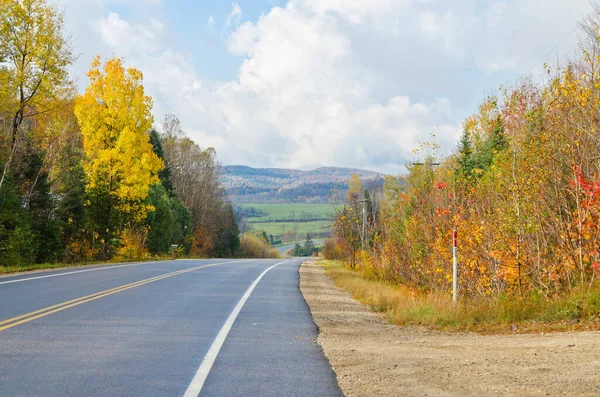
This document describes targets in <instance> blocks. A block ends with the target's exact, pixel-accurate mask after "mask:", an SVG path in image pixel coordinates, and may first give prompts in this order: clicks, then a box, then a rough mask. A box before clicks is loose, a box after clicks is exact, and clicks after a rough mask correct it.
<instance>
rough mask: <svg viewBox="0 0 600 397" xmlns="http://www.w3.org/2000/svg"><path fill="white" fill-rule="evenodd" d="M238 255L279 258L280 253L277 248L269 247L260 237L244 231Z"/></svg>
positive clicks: (243, 256)
mask: <svg viewBox="0 0 600 397" xmlns="http://www.w3.org/2000/svg"><path fill="white" fill-rule="evenodd" d="M240 257H242V258H279V257H281V255H280V254H279V251H278V250H277V249H275V248H271V247H270V246H269V245H268V244H267V243H265V242H264V241H263V240H262V239H261V238H260V237H258V236H256V235H254V234H252V233H244V234H243V235H242V241H241V244H240Z"/></svg>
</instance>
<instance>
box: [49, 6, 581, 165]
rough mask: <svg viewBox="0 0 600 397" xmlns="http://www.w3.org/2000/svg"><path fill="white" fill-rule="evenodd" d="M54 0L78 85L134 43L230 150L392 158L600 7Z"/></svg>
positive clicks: (222, 149) (224, 150) (180, 111)
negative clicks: (99, 59) (95, 66)
mask: <svg viewBox="0 0 600 397" xmlns="http://www.w3.org/2000/svg"><path fill="white" fill-rule="evenodd" d="M54 1H55V3H57V4H58V6H59V8H60V9H62V10H63V11H64V12H65V15H66V21H67V29H68V31H69V33H70V34H71V35H72V36H73V38H74V44H75V49H76V52H77V53H78V54H79V55H80V57H79V60H78V62H77V63H76V65H74V67H73V75H74V76H75V78H76V79H77V82H78V84H79V86H80V88H81V89H83V88H84V87H85V85H86V84H87V78H86V76H85V73H86V71H87V70H88V68H89V65H90V63H91V61H92V58H93V57H94V55H96V54H100V55H101V56H103V57H111V56H119V57H122V58H124V59H125V61H126V62H127V63H128V64H129V65H131V66H134V67H136V68H138V69H141V70H142V71H143V72H144V76H145V86H146V89H147V91H148V93H149V94H150V95H152V97H153V98H154V114H155V117H156V123H160V121H161V120H162V118H163V116H164V114H165V113H174V114H176V115H178V116H179V118H180V119H181V122H182V125H183V127H184V130H185V131H186V133H187V134H188V135H189V136H191V137H192V138H193V139H194V140H195V141H196V142H198V143H199V144H200V145H201V146H203V147H208V146H213V147H215V148H216V149H217V151H218V154H219V157H220V160H221V162H222V163H224V164H245V165H250V166H259V167H293V168H301V169H310V168H313V167H317V166H323V165H333V166H344V167H361V168H368V169H373V170H378V171H383V172H398V171H400V170H401V169H402V166H403V164H405V163H406V161H410V160H412V159H413V156H414V155H413V154H412V150H413V149H414V148H416V147H418V146H419V144H420V142H424V141H432V140H435V141H436V142H438V143H439V144H440V145H441V147H442V150H443V151H446V152H449V151H451V150H452V149H453V148H454V147H455V145H456V140H457V138H458V136H459V135H460V126H461V121H462V120H463V119H464V117H465V116H467V115H469V114H470V113H472V112H473V111H474V110H475V109H476V106H477V104H478V103H479V102H480V101H481V100H482V98H483V97H484V96H485V95H486V94H489V93H492V92H494V91H497V89H498V87H499V86H500V85H501V84H503V83H509V82H511V81H515V80H517V79H519V78H522V77H523V76H525V75H527V74H528V73H530V72H532V73H536V72H538V73H539V70H540V69H541V68H542V64H543V60H544V57H545V56H546V55H547V54H548V53H549V52H550V54H549V55H548V56H547V60H548V61H550V62H552V61H555V60H556V59H557V58H558V57H563V56H565V55H567V54H570V53H572V52H573V50H574V48H575V43H576V41H577V34H578V32H577V31H575V32H573V33H572V34H571V35H569V33H570V32H572V31H573V29H574V28H575V27H576V24H577V22H578V21H579V20H581V19H582V18H583V17H585V16H586V15H588V14H589V13H590V12H591V6H590V3H589V0H569V1H565V0H489V1H486V0H453V1H447V0H289V1H286V0H238V1H236V2H233V3H232V2H231V1H229V0H120V1H117V0H54ZM565 38H566V39H565ZM559 43H560V45H558V44H559ZM557 45H558V47H557V48H556V49H554V50H553V51H551V50H552V49H553V48H554V47H555V46H557Z"/></svg>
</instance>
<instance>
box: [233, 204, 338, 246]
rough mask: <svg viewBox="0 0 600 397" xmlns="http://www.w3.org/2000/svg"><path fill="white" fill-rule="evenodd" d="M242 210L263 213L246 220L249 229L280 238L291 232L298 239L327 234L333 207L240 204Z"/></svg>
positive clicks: (327, 205) (328, 205)
mask: <svg viewBox="0 0 600 397" xmlns="http://www.w3.org/2000/svg"><path fill="white" fill-rule="evenodd" d="M241 206H242V207H244V208H250V207H252V208H254V209H256V210H257V211H260V212H262V213H264V214H265V215H261V216H252V217H248V218H246V222H247V225H248V227H249V228H251V229H253V230H257V231H261V230H264V231H265V232H266V233H267V234H272V235H273V236H275V237H278V238H281V237H282V236H283V235H284V233H285V232H288V231H292V232H293V233H294V235H295V236H296V237H298V238H304V236H306V234H307V233H310V234H313V235H322V234H325V233H329V231H330V228H331V219H332V217H333V212H334V211H333V206H332V205H330V204H242V205H241Z"/></svg>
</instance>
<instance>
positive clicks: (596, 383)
mask: <svg viewBox="0 0 600 397" xmlns="http://www.w3.org/2000/svg"><path fill="white" fill-rule="evenodd" d="M300 290H301V291H302V294H303V295H304V298H305V299H306V302H307V303H308V306H309V307H310V310H311V313H312V316H313V319H314V321H315V323H316V325H317V327H318V328H319V336H318V339H317V342H318V343H319V344H320V345H321V347H322V348H323V351H324V353H325V355H326V356H327V358H328V359H329V361H330V363H331V365H332V367H333V369H334V371H335V372H336V375H337V379H338V382H339V384H340V387H341V388H342V391H343V392H344V394H345V395H346V396H348V397H351V396H452V395H460V396H482V395H511V396H512V395H522V396H557V395H572V396H574V395H577V396H598V395H600V332H565V333H551V334H523V335H479V334H474V333H462V332H461V333H450V332H440V331H434V330H430V329H427V328H424V327H413V326H410V327H399V326H394V325H390V324H386V323H385V321H384V320H383V318H382V317H381V316H380V315H378V314H375V313H373V312H372V311H371V310H370V308H369V307H368V306H365V305H363V304H361V303H360V302H358V301H356V300H354V299H353V298H352V297H351V296H350V295H349V294H348V293H347V292H346V291H344V290H341V289H339V288H337V287H336V286H335V285H334V284H333V281H332V280H331V279H330V278H329V277H328V276H327V275H326V274H325V271H324V270H323V268H322V267H320V266H319V265H317V264H316V263H315V262H308V263H305V264H303V265H302V266H301V268H300Z"/></svg>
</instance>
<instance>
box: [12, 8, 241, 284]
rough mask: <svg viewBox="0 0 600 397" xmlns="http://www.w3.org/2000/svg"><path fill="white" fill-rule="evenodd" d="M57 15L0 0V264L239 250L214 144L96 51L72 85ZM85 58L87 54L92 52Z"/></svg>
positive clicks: (133, 73)
mask: <svg viewBox="0 0 600 397" xmlns="http://www.w3.org/2000/svg"><path fill="white" fill-rule="evenodd" d="M75 58H76V57H75V55H74V53H73V49H72V46H71V42H70V39H69V36H68V34H67V32H65V29H64V22H63V15H62V14H61V13H60V12H59V11H58V10H57V8H56V7H55V6H52V5H51V4H50V3H49V2H48V1H47V0H23V1H15V0H0V272H5V271H8V270H9V269H16V270H21V269H32V268H42V267H51V266H55V265H52V264H54V263H65V264H75V263H90V262H99V261H127V260H137V259H150V258H159V257H161V256H164V255H168V254H169V253H170V251H171V247H172V245H175V246H177V254H178V255H179V256H192V257H215V256H218V257H232V256H246V255H247V253H246V252H243V247H241V245H240V240H239V231H238V225H237V223H236V219H235V216H234V212H233V207H232V205H231V204H230V203H228V202H227V200H226V197H225V194H224V189H223V186H222V185H221V181H220V169H221V167H220V164H219V162H218V159H217V154H216V152H215V151H214V149H212V148H207V149H203V148H201V147H200V146H199V145H198V144H196V143H195V142H193V141H192V140H191V139H189V138H188V137H186V135H185V133H184V132H183V130H182V128H181V125H180V123H179V120H178V119H177V117H176V116H174V115H171V114H170V115H167V116H166V117H165V119H164V121H163V122H162V124H160V125H156V124H155V120H154V117H153V115H152V98H150V97H149V96H148V95H147V94H146V93H145V92H144V85H143V74H142V72H141V71H139V70H137V69H134V68H131V67H128V66H127V64H126V61H125V60H123V59H120V58H114V59H108V60H102V59H100V58H99V57H97V58H95V59H94V60H93V62H92V63H91V68H90V71H89V73H88V78H89V85H88V86H87V88H86V89H85V92H84V93H82V94H77V90H76V87H75V84H74V82H73V79H72V78H71V76H69V73H68V70H69V68H70V67H71V65H72V63H73V62H74V60H75ZM90 61H91V60H90Z"/></svg>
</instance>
